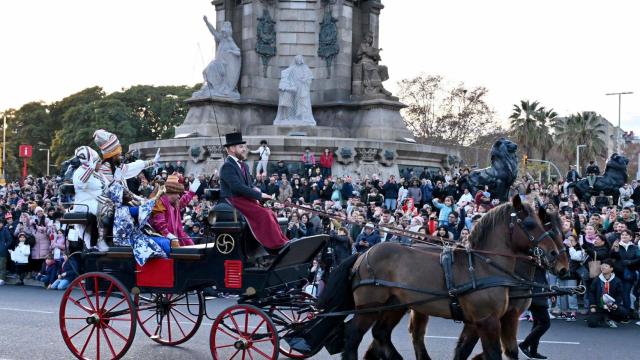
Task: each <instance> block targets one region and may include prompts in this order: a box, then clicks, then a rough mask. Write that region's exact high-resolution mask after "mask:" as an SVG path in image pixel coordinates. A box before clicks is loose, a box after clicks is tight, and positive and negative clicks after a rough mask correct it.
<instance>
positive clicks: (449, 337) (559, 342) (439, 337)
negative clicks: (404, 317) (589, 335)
mask: <svg viewBox="0 0 640 360" xmlns="http://www.w3.org/2000/svg"><path fill="white" fill-rule="evenodd" d="M425 338H431V339H446V340H458V338H457V337H455V336H435V335H427V336H425ZM518 341H519V342H520V341H523V340H522V339H518ZM540 342H541V343H545V344H558V345H580V343H579V342H575V341H551V340H548V341H547V340H541V341H540Z"/></svg>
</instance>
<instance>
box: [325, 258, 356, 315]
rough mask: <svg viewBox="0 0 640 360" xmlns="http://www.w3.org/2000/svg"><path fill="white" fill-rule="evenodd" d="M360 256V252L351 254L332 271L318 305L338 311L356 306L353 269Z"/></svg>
mask: <svg viewBox="0 0 640 360" xmlns="http://www.w3.org/2000/svg"><path fill="white" fill-rule="evenodd" d="M358 257H360V254H359V253H356V254H353V255H351V256H350V257H348V258H347V259H345V260H344V261H343V262H342V263H340V265H338V267H336V268H335V269H334V270H333V271H332V272H331V274H330V275H329V279H328V280H327V283H326V286H325V288H324V291H322V294H320V298H319V299H318V306H319V307H320V308H321V309H324V310H327V311H336V310H352V309H354V308H355V302H354V300H353V289H352V288H351V276H352V270H351V269H352V268H353V265H354V264H355V262H356V261H357V260H358Z"/></svg>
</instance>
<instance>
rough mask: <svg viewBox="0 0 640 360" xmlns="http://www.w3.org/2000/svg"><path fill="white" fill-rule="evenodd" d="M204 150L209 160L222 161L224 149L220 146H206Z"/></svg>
mask: <svg viewBox="0 0 640 360" xmlns="http://www.w3.org/2000/svg"><path fill="white" fill-rule="evenodd" d="M205 149H206V150H207V153H208V154H209V157H210V158H211V159H222V156H223V154H222V152H223V151H224V147H223V146H222V145H206V146H205Z"/></svg>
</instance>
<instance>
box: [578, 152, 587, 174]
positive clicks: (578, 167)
mask: <svg viewBox="0 0 640 360" xmlns="http://www.w3.org/2000/svg"><path fill="white" fill-rule="evenodd" d="M583 147H587V145H578V146H576V171H577V172H578V174H579V173H580V148H583Z"/></svg>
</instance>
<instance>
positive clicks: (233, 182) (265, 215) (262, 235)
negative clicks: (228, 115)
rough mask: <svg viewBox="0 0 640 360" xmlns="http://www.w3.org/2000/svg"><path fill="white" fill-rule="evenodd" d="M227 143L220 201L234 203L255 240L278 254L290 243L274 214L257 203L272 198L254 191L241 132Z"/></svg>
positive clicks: (255, 189) (228, 138)
mask: <svg viewBox="0 0 640 360" xmlns="http://www.w3.org/2000/svg"><path fill="white" fill-rule="evenodd" d="M225 139H226V143H225V144H224V147H225V148H226V150H227V154H229V156H228V157H227V159H226V160H225V162H224V164H223V165H222V167H221V168H220V198H221V199H222V200H226V201H228V202H229V203H231V205H233V206H234V207H235V208H236V209H237V210H238V211H239V212H240V213H241V214H242V215H243V216H244V217H245V219H246V220H247V223H248V224H249V228H250V229H251V232H252V233H253V236H254V237H255V239H256V240H258V242H260V244H262V246H264V247H265V248H266V249H267V250H271V251H272V252H273V251H274V250H278V249H280V248H281V247H283V246H284V245H285V244H286V243H287V241H288V239H287V238H286V236H285V235H284V234H283V233H282V230H281V229H280V226H279V225H278V220H277V219H276V217H275V214H274V213H273V212H271V210H269V209H266V208H264V207H262V206H260V203H259V202H258V200H261V199H267V200H271V199H272V197H271V196H270V195H268V194H264V193H262V192H261V191H260V189H258V188H257V187H252V184H253V181H252V179H251V174H250V173H249V169H248V167H247V165H246V164H245V163H244V160H246V159H247V153H248V151H249V150H248V149H247V145H246V142H245V141H243V140H242V134H241V133H239V132H233V133H230V134H226V135H225Z"/></svg>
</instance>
